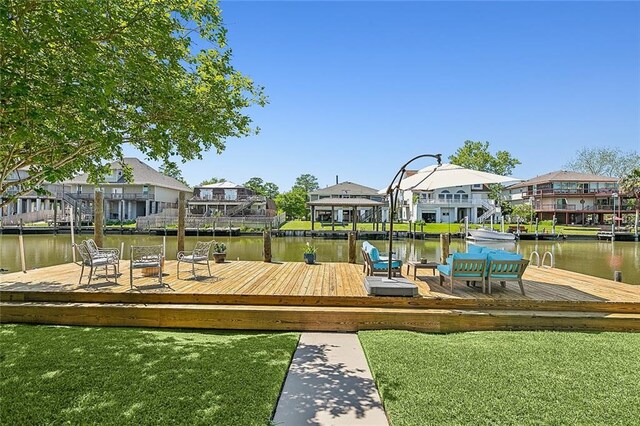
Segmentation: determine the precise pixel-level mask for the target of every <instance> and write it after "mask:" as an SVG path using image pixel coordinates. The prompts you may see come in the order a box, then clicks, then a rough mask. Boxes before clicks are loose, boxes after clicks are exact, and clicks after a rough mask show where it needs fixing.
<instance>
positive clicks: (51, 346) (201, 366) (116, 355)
mask: <svg viewBox="0 0 640 426" xmlns="http://www.w3.org/2000/svg"><path fill="white" fill-rule="evenodd" d="M297 339H298V335H297V334H294V333H285V334H276V333H227V332H207V331H164V330H154V329H146V330H145V329H124V328H103V329H101V328H89V327H50V326H29V325H4V326H1V327H0V353H1V354H2V358H1V359H0V371H2V375H1V377H0V418H1V419H2V423H4V424H52V423H55V424H61V423H67V422H68V423H72V424H93V423H107V424H228V425H231V424H242V425H265V424H268V422H269V418H270V416H271V412H272V410H273V409H274V407H275V404H276V402H277V398H278V395H279V392H280V387H281V385H282V382H283V380H284V377H285V374H286V371H287V369H288V366H289V361H290V359H291V356H292V354H293V351H294V350H295V346H296V343H297Z"/></svg>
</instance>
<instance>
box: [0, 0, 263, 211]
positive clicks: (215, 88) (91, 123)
mask: <svg viewBox="0 0 640 426" xmlns="http://www.w3.org/2000/svg"><path fill="white" fill-rule="evenodd" d="M0 16H1V18H2V23H1V24H0V53H1V54H0V73H1V74H0V152H2V156H1V157H0V193H4V192H5V190H7V189H8V187H10V186H13V187H15V188H18V189H19V192H18V195H20V194H21V193H25V192H27V191H29V190H31V189H37V188H39V186H40V185H41V184H42V182H44V181H49V182H57V181H61V180H64V179H67V178H70V177H72V176H74V175H75V174H77V173H79V172H81V171H84V172H88V173H89V174H90V180H91V181H92V182H94V183H97V182H100V181H101V176H102V175H104V174H106V173H108V166H107V164H108V163H109V162H111V161H113V160H118V159H122V157H123V151H122V146H123V144H124V143H128V144H130V145H132V146H134V147H135V148H137V149H138V150H140V151H141V152H142V153H143V155H145V156H146V157H148V158H150V159H153V160H164V161H167V160H168V159H169V157H170V156H177V157H182V159H185V160H191V159H196V158H201V155H202V152H204V151H206V150H210V149H215V150H216V151H218V152H221V151H222V150H224V148H225V141H226V139H227V138H233V137H242V136H247V135H250V134H253V133H255V132H256V131H257V128H254V127H252V124H251V119H250V118H249V117H248V116H247V115H246V114H245V113H244V111H245V109H246V108H247V107H249V106H251V105H255V104H258V105H264V104H265V103H266V99H265V97H264V95H263V92H262V88H261V87H259V86H256V85H255V84H254V83H253V81H252V80H251V79H249V78H248V77H246V76H244V75H242V74H241V73H240V72H239V71H237V70H236V69H235V68H234V67H233V65H232V63H231V50H230V49H229V47H228V46H227V41H226V29H225V27H224V26H223V23H222V16H221V11H220V8H219V7H218V5H217V3H216V2H215V1H194V0H155V1H148V0H130V1H110V0H95V1H86V0H56V1H36V0H5V1H4V2H2V5H1V6H0ZM196 43H197V44H196ZM23 169H28V170H29V173H28V176H27V175H26V174H24V173H21V174H20V177H21V178H20V179H18V180H17V181H13V182H9V183H8V182H7V181H6V179H7V178H8V177H15V176H16V173H15V172H16V171H17V170H23ZM5 202H6V201H5Z"/></svg>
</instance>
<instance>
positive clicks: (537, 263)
mask: <svg viewBox="0 0 640 426" xmlns="http://www.w3.org/2000/svg"><path fill="white" fill-rule="evenodd" d="M534 254H535V255H536V259H537V262H536V266H537V267H538V268H539V267H540V254H539V253H538V252H537V251H536V250H534V251H532V252H531V254H530V255H529V263H530V264H533V255H534Z"/></svg>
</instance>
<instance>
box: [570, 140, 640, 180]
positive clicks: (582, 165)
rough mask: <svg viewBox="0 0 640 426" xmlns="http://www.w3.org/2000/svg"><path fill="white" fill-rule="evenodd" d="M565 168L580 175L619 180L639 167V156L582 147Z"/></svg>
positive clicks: (632, 153)
mask: <svg viewBox="0 0 640 426" xmlns="http://www.w3.org/2000/svg"><path fill="white" fill-rule="evenodd" d="M565 167H566V168H567V169H568V170H573V171H576V172H581V173H589V174H592V175H601V176H610V177H617V178H621V177H623V176H625V175H627V174H628V173H630V172H631V171H632V170H633V169H635V168H638V167H640V154H638V152H637V151H623V150H621V149H620V148H608V147H584V148H581V149H579V150H578V151H577V152H576V156H575V157H574V158H573V159H572V160H571V161H569V162H568V163H567V164H565Z"/></svg>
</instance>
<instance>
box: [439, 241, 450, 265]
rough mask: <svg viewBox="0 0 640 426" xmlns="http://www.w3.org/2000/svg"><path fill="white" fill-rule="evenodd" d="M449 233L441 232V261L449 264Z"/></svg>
mask: <svg viewBox="0 0 640 426" xmlns="http://www.w3.org/2000/svg"><path fill="white" fill-rule="evenodd" d="M449 241H450V237H449V234H440V263H442V264H443V265H446V264H447V257H449Z"/></svg>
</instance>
